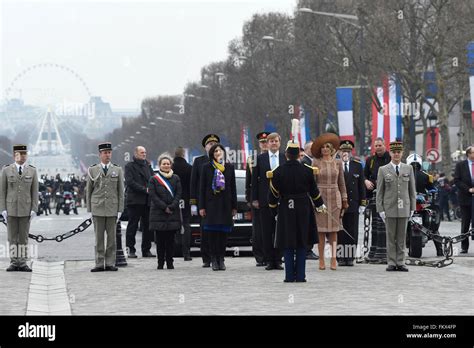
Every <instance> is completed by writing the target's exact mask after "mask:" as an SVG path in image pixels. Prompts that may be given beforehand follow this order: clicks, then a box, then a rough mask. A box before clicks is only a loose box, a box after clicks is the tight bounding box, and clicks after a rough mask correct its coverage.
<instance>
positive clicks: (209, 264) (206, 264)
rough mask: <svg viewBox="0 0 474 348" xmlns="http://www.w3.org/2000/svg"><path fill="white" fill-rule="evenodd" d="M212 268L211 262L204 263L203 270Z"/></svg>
mask: <svg viewBox="0 0 474 348" xmlns="http://www.w3.org/2000/svg"><path fill="white" fill-rule="evenodd" d="M209 267H211V263H210V262H203V263H202V268H209Z"/></svg>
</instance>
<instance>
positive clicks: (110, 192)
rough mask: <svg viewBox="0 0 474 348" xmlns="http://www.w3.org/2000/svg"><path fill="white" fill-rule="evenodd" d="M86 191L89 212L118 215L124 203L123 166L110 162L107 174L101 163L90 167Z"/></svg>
mask: <svg viewBox="0 0 474 348" xmlns="http://www.w3.org/2000/svg"><path fill="white" fill-rule="evenodd" d="M86 192H87V212H89V213H92V215H93V216H117V214H118V213H119V212H122V211H123V204H124V203H123V198H124V178H123V171H122V168H121V167H119V166H117V165H115V164H112V163H110V164H109V167H108V170H107V175H105V174H104V171H103V169H102V166H101V165H100V164H94V165H93V166H91V167H89V169H88V177H87V187H86Z"/></svg>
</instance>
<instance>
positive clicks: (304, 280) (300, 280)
mask: <svg viewBox="0 0 474 348" xmlns="http://www.w3.org/2000/svg"><path fill="white" fill-rule="evenodd" d="M295 281H296V282H297V283H306V279H296V280H295Z"/></svg>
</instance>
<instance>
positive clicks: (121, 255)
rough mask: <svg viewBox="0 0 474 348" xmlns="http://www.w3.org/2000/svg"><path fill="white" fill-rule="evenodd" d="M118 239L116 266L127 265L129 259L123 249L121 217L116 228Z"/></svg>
mask: <svg viewBox="0 0 474 348" xmlns="http://www.w3.org/2000/svg"><path fill="white" fill-rule="evenodd" d="M115 233H116V241H117V253H116V255H115V266H116V267H125V266H127V260H126V258H125V254H124V252H123V249H122V225H121V221H120V219H118V220H117V227H116V229H115Z"/></svg>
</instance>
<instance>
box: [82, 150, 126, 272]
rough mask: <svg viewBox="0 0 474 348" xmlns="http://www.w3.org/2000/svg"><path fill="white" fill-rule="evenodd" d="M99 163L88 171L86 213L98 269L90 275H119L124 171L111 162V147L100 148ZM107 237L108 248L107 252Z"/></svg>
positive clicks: (93, 270)
mask: <svg viewBox="0 0 474 348" xmlns="http://www.w3.org/2000/svg"><path fill="white" fill-rule="evenodd" d="M99 158H100V163H99V164H94V165H93V166H91V167H89V169H88V178H87V187H86V192H87V193H86V194H87V212H88V213H91V214H92V220H93V222H94V231H95V267H94V268H93V269H91V272H101V271H117V270H118V268H117V267H115V254H116V251H117V245H116V238H115V227H116V224H117V218H120V215H121V213H122V211H123V205H124V199H123V196H124V184H123V182H124V179H123V172H122V168H121V167H119V166H117V165H116V164H113V163H111V162H110V160H111V158H112V144H111V143H102V144H99ZM105 234H107V247H106V248H105Z"/></svg>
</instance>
